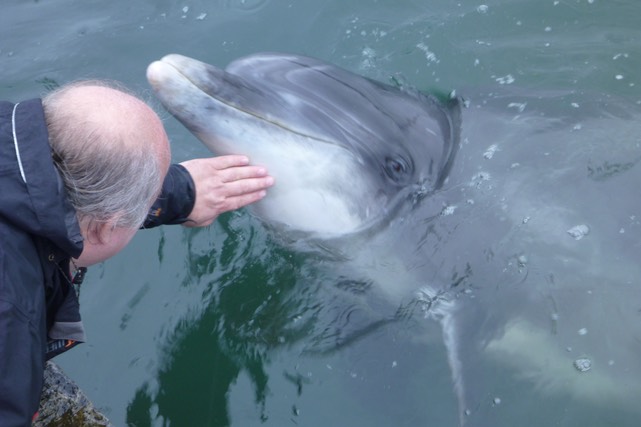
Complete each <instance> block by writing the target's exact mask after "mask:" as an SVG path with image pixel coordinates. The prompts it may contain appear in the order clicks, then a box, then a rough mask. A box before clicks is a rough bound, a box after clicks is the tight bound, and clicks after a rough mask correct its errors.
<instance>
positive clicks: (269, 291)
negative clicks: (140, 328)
mask: <svg viewBox="0 0 641 427" xmlns="http://www.w3.org/2000/svg"><path fill="white" fill-rule="evenodd" d="M223 222H226V221H225V220H223ZM193 237H194V235H192V236H191V237H190V239H191V238H193ZM190 243H191V242H190ZM255 243H256V242H254V244H253V245H252V246H257V245H256V244H255ZM241 245H246V243H243V242H242V241H235V240H234V237H233V233H230V237H229V238H227V240H226V241H225V244H224V247H223V249H222V250H221V251H220V254H219V255H217V254H214V253H207V252H206V251H205V252H204V253H202V254H198V255H194V253H192V254H191V255H190V256H191V258H190V261H189V262H190V267H191V271H190V272H189V273H188V274H190V277H188V278H187V280H190V281H194V282H195V281H199V280H201V279H204V281H205V282H207V281H208V280H211V281H210V282H209V283H207V284H206V289H205V291H204V292H203V295H205V296H208V300H206V301H204V304H203V305H205V306H206V307H205V308H203V310H202V311H201V312H198V313H197V314H195V315H193V316H190V315H188V316H186V318H184V319H183V320H182V321H181V322H180V323H179V324H178V326H177V327H176V328H175V330H174V332H173V333H172V335H171V337H170V338H169V340H168V342H166V343H164V344H163V348H164V353H165V354H164V356H163V357H164V362H163V363H161V364H162V368H161V369H160V370H159V372H158V373H157V376H156V380H157V385H156V386H154V387H152V386H150V385H149V384H144V385H142V386H141V387H140V388H139V389H138V390H137V392H136V395H135V396H134V398H133V400H132V401H131V403H130V404H129V406H128V408H127V424H128V425H130V426H151V425H155V424H158V422H159V421H158V420H159V419H160V420H163V421H162V422H161V423H162V424H163V425H169V424H171V425H201V426H204V425H207V426H228V425H230V424H231V422H232V420H230V416H229V411H228V408H227V397H228V393H229V391H230V387H231V386H232V385H233V384H234V383H235V382H236V380H237V378H238V376H239V374H240V373H241V372H244V373H245V374H246V375H247V376H248V377H249V378H250V380H251V383H252V386H253V388H254V392H255V396H254V401H255V403H256V407H257V408H260V412H261V414H260V417H261V420H263V421H265V420H266V415H265V398H266V394H267V392H268V380H269V378H268V375H267V373H266V370H265V368H264V366H265V365H266V364H267V363H268V361H269V355H270V352H271V351H272V350H273V349H275V348H277V347H280V346H282V345H285V344H287V345H290V344H292V343H294V342H296V341H298V340H299V339H300V338H302V337H304V336H306V334H307V331H308V330H309V329H310V324H311V321H312V316H310V315H309V314H307V313H311V312H313V307H308V306H306V302H305V301H304V300H305V299H306V298H308V297H309V295H310V292H308V291H309V290H310V289H311V287H309V286H306V289H307V291H301V292H295V293H292V292H290V291H291V290H292V289H293V288H294V287H295V286H296V285H297V282H298V280H299V279H298V277H300V274H301V273H300V271H301V263H302V261H303V260H302V259H300V258H299V257H298V258H297V256H296V255H292V254H291V253H288V252H285V251H283V250H282V249H279V248H276V247H275V248H269V250H265V251H263V253H262V254H259V255H258V256H257V258H258V259H256V260H255V261H252V262H250V263H246V262H242V263H241V262H238V263H237V265H236V266H234V265H233V258H236V257H238V255H239V254H244V253H243V251H244V250H246V249H247V247H246V246H243V247H241ZM258 246H259V245H258ZM244 255H246V254H244ZM217 256H218V259H217V260H216V259H215V257H217ZM250 259H251V257H250ZM216 264H217V265H216ZM226 264H229V265H226ZM212 265H215V269H222V270H227V271H226V272H223V274H222V276H220V275H219V276H220V278H218V279H213V280H212V279H210V277H213V275H212V274H211V270H212V269H214V267H212ZM303 270H304V268H303ZM194 273H196V274H194ZM186 387H188V388H189V389H188V390H186V389H185V388H186ZM152 388H153V390H152Z"/></svg>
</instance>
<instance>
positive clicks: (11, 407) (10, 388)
mask: <svg viewBox="0 0 641 427" xmlns="http://www.w3.org/2000/svg"><path fill="white" fill-rule="evenodd" d="M1 280H4V278H2V277H0V281H1ZM0 285H2V284H1V283H0ZM0 287H1V286H0ZM41 342H42V340H41V339H40V338H39V337H38V333H37V331H36V327H35V326H34V325H32V324H31V322H30V321H29V319H28V318H27V317H26V314H25V313H22V312H21V311H20V310H19V309H17V308H16V307H15V306H14V305H13V304H12V303H10V302H8V301H5V300H3V299H2V296H1V295H0V425H1V426H2V427H18V426H20V427H24V426H30V425H31V420H32V417H33V415H34V414H35V413H36V411H37V410H38V404H39V401H40V393H41V391H42V377H43V372H44V351H43V348H42V344H41Z"/></svg>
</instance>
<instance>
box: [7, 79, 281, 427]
mask: <svg viewBox="0 0 641 427" xmlns="http://www.w3.org/2000/svg"><path fill="white" fill-rule="evenodd" d="M272 183H273V179H272V178H271V177H270V176H268V175H267V172H266V171H265V169H264V168H261V167H257V166H249V165H248V159H247V158H245V157H243V156H223V157H218V158H211V159H196V160H191V161H187V162H184V163H182V164H179V165H170V150H169V142H168V139H167V135H166V133H165V130H164V128H163V126H162V123H161V121H160V119H159V118H158V116H157V115H156V114H155V113H154V112H153V110H152V109H151V108H149V107H148V106H147V105H146V104H145V103H143V102H142V101H140V100H139V99H138V98H136V97H134V96H132V95H131V94H128V93H126V91H124V90H123V89H117V88H115V87H113V86H110V85H108V84H106V83H103V82H83V83H77V84H72V85H69V86H65V87H63V88H61V89H59V90H57V91H55V92H53V93H51V94H49V95H47V96H46V97H44V99H42V100H40V99H33V100H29V101H25V102H21V103H18V104H12V103H9V102H0V426H2V427H5V426H25V425H30V423H31V421H32V417H33V416H34V413H35V412H36V410H37V408H38V402H39V397H40V393H41V388H42V376H43V369H44V362H45V360H46V359H49V358H51V357H53V356H55V355H57V354H60V353H62V352H63V351H66V350H68V349H70V348H72V347H73V346H75V345H76V344H77V343H79V342H82V341H84V330H83V328H82V323H81V321H80V315H79V310H78V300H77V297H76V294H75V290H74V285H75V284H77V283H78V282H79V281H81V280H82V277H81V276H82V273H84V270H85V269H86V267H87V266H90V265H92V264H95V263H98V262H101V261H104V260H106V259H107V258H109V257H111V256H113V255H114V254H116V253H118V252H119V251H120V250H121V249H122V248H124V247H125V246H126V245H127V243H129V241H130V240H131V238H132V237H133V235H134V234H135V233H136V231H137V230H138V229H139V228H140V227H141V226H142V227H143V228H147V227H152V226H157V225H161V224H170V223H173V224H175V223H184V224H185V225H187V226H205V225H209V224H211V223H212V222H213V221H214V220H215V218H216V217H217V216H218V215H219V214H220V213H222V212H225V211H229V210H233V209H237V208H240V207H242V206H245V205H247V204H249V203H252V202H255V201H257V200H259V199H261V198H262V197H263V196H264V195H265V190H266V189H267V188H268V187H269V186H270V185H272Z"/></svg>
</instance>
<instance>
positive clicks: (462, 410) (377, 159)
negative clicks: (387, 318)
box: [147, 53, 641, 426]
mask: <svg viewBox="0 0 641 427" xmlns="http://www.w3.org/2000/svg"><path fill="white" fill-rule="evenodd" d="M147 77H148V80H149V82H150V84H151V85H152V87H153V89H154V91H155V93H156V95H157V96H158V98H159V99H160V100H161V102H162V104H163V105H164V106H165V107H166V108H167V110H168V111H169V112H170V113H171V114H172V115H174V116H175V117H176V118H177V119H178V120H179V121H180V122H181V123H182V124H183V125H185V127H186V128H187V129H189V130H190V131H191V132H192V133H193V134H194V135H195V136H196V137H198V138H199V139H200V140H201V141H202V142H203V143H204V144H205V145H206V146H207V147H208V148H209V149H210V150H211V151H213V152H214V153H216V154H232V153H243V154H246V155H248V156H249V157H250V158H251V159H252V161H253V162H254V163H256V164H261V165H265V166H266V167H267V168H268V170H269V171H270V174H272V175H273V176H274V177H275V178H276V183H277V184H276V185H275V186H274V187H273V188H272V189H271V190H270V192H269V196H268V197H266V198H265V199H264V200H262V201H261V202H259V203H257V204H256V205H254V206H252V210H253V212H254V213H255V214H256V215H257V216H258V217H259V218H261V219H262V220H263V221H264V222H265V223H266V224H268V225H270V226H274V227H276V228H277V229H278V231H283V232H284V234H286V235H288V236H294V238H293V240H296V241H299V240H310V241H313V242H321V244H322V247H323V248H329V250H330V251H336V252H337V253H339V254H340V256H339V257H338V258H339V259H340V260H345V262H344V263H343V264H340V263H338V264H333V265H332V267H331V268H333V269H337V270H340V271H341V273H344V276H349V275H350V274H352V275H354V277H356V278H357V280H361V281H363V282H371V283H374V284H375V285H376V286H375V289H376V292H378V295H380V296H381V297H382V298H383V299H384V300H386V301H389V302H390V305H391V306H396V307H399V306H407V305H408V299H409V300H413V301H416V302H418V303H419V305H418V306H419V307H421V309H423V310H424V312H425V316H426V317H429V318H432V319H435V320H437V321H438V322H439V324H440V326H441V331H442V335H443V343H444V345H445V348H446V352H447V362H448V363H449V366H450V371H451V376H452V379H453V391H454V394H455V397H456V399H457V401H458V406H459V413H458V416H457V417H456V418H457V419H458V423H459V424H461V425H462V424H466V425H479V426H484V425H507V424H505V423H506V422H513V418H511V416H513V414H510V413H509V412H508V411H500V410H496V409H495V408H494V406H496V405H495V403H494V402H495V401H496V402H500V400H501V399H498V400H496V399H495V398H498V397H501V396H495V395H493V394H492V393H495V391H494V390H501V389H503V388H502V387H503V384H502V383H501V381H500V378H499V377H497V376H495V375H493V374H492V373H493V372H496V370H497V369H498V368H497V366H499V367H500V369H501V370H502V371H505V372H507V373H506V374H505V375H506V377H507V376H512V377H514V378H517V379H518V381H517V384H519V385H520V387H522V389H523V390H526V391H527V393H529V394H528V396H536V397H537V398H540V399H541V405H544V403H545V404H547V409H543V408H541V409H539V408H536V404H534V405H533V404H531V403H529V401H528V399H527V398H522V399H520V400H515V399H512V403H511V404H512V406H513V407H514V411H517V412H519V413H521V414H529V415H527V417H529V419H531V422H532V424H531V425H544V424H546V423H547V424H550V423H552V422H555V420H557V419H560V418H562V417H566V414H567V411H566V410H565V409H564V408H563V407H562V405H559V404H558V403H557V401H556V400H555V399H557V397H567V396H571V398H572V399H574V400H575V401H577V402H583V401H585V402H586V403H585V404H581V403H579V404H577V405H579V406H578V407H579V408H580V409H581V410H584V411H585V412H586V415H585V419H589V414H590V411H591V410H594V411H597V412H595V413H596V414H598V415H600V414H601V413H600V412H598V411H599V409H598V408H601V407H603V408H607V407H616V408H618V409H617V411H618V413H620V414H623V415H621V417H622V419H623V418H625V416H631V417H633V418H634V417H638V416H639V410H638V405H637V404H636V403H635V402H636V401H635V399H634V398H632V397H631V396H636V395H638V394H639V393H641V384H640V383H639V381H630V380H629V378H631V377H634V375H633V374H639V377H641V366H640V365H639V362H638V358H635V357H634V355H635V354H637V355H638V354H639V353H638V352H639V351H641V325H640V323H641V322H636V323H635V321H634V319H637V320H638V318H637V316H638V307H637V306H636V305H635V304H634V303H633V301H635V297H634V296H635V295H637V296H638V287H637V288H635V287H634V286H632V285H630V283H636V279H637V278H638V277H639V276H641V269H640V268H639V266H638V262H637V260H636V258H637V257H635V256H634V254H635V253H638V250H637V251H636V252H635V250H634V248H636V247H637V244H636V243H635V242H634V241H628V240H626V239H621V238H619V235H616V236H610V235H608V236H606V235H604V234H599V233H598V230H599V229H600V230H610V229H615V230H618V229H619V228H620V227H621V226H620V225H619V224H622V223H623V222H625V221H627V223H630V221H632V222H634V221H635V219H634V218H640V217H641V215H640V214H636V213H637V211H638V208H637V207H636V205H634V204H632V202H631V200H634V197H631V195H626V193H624V192H622V190H620V189H621V188H628V187H629V186H628V187H626V186H625V185H624V183H625V182H626V180H630V179H633V180H635V182H638V181H639V180H641V172H640V169H641V168H640V167H639V165H638V154H636V151H635V149H634V146H632V145H630V146H629V147H625V146H612V145H611V144H603V143H601V140H602V139H603V140H605V139H606V138H607V140H608V141H618V140H626V138H627V139H629V138H630V137H629V135H637V134H639V129H638V127H639V126H638V125H637V124H636V123H639V122H641V120H629V119H620V118H618V117H620V116H625V115H630V114H631V113H630V111H629V110H627V111H625V112H624V114H622V113H621V112H620V111H618V110H617V108H613V110H616V111H613V112H610V111H606V112H605V114H604V111H601V110H600V108H601V107H598V108H596V109H595V111H591V110H590V109H589V108H590V107H588V104H589V102H588V100H587V99H586V100H585V102H584V100H583V99H579V100H577V96H576V95H575V94H567V93H549V94H543V95H541V94H529V93H518V91H517V93H514V94H512V93H510V94H508V95H505V96H503V95H502V94H498V95H497V94H487V96H486V97H485V98H484V102H485V100H487V102H488V104H492V103H493V104H496V105H499V106H500V107H498V110H497V111H498V113H496V112H494V110H492V109H491V108H489V107H488V108H486V107H485V105H484V104H482V105H472V106H471V107H470V108H467V109H465V110H461V101H460V100H459V99H456V98H455V99H449V100H445V101H439V100H438V99H436V98H434V97H432V96H429V95H424V94H421V93H419V92H417V91H414V90H411V89H405V88H396V87H392V86H389V85H385V84H382V83H379V82H376V81H373V80H370V79H367V78H365V77H363V76H359V75H357V74H354V73H351V72H349V71H346V70H343V69H340V68H338V67H335V66H333V65H330V64H328V63H325V62H322V61H319V60H316V59H312V58H307V57H302V56H297V55H290V54H276V53H262V54H256V55H252V56H248V57H246V58H242V59H239V60H236V61H234V62H232V63H231V64H230V65H229V66H227V68H225V69H224V70H223V69H220V68H217V67H215V66H212V65H208V64H205V63H203V62H199V61H196V60H194V59H190V58H186V57H184V56H180V55H169V56H166V57H164V58H163V59H162V60H160V61H156V62H154V63H152V64H151V65H150V66H149V68H148V70H147ZM563 104H566V105H579V104H580V105H581V106H582V109H583V110H581V109H577V108H574V107H572V108H570V109H569V110H568V111H570V112H571V113H574V114H577V113H579V112H580V113H583V114H585V115H587V116H588V119H589V121H588V122H585V123H583V122H582V121H585V117H580V118H579V117H578V116H577V117H570V116H569V115H568V114H565V112H564V114H565V115H566V116H567V117H565V118H563V114H558V117H556V116H552V117H548V116H546V115H545V114H540V113H539V112H537V111H533V112H532V113H531V114H528V110H529V109H536V108H539V106H540V108H541V109H543V110H546V111H547V110H554V109H558V106H559V105H563ZM613 107H615V106H614V105H613ZM633 117H635V118H636V119H638V118H639V117H638V115H637V116H634V114H633ZM577 122H580V123H581V126H577V124H576V123H577ZM606 130H607V131H606ZM606 132H607V135H603V134H604V133H606ZM604 158H605V159H606V161H605V162H603V159H604ZM630 159H632V160H630ZM635 159H636V160H635ZM552 160H554V161H552ZM595 162H596V163H595ZM577 164H578V165H580V167H577ZM584 165H587V168H588V170H593V171H595V172H593V173H592V172H591V173H590V174H588V176H586V174H585V173H584V171H585V169H586V168H585V166H584ZM595 182H597V183H598V184H595ZM566 183H568V184H566ZM569 183H571V184H569ZM611 194H619V195H621V197H617V198H616V199H611V198H609V195H611ZM596 198H604V200H606V199H607V200H608V203H609V205H608V204H605V203H594V200H595V199H596ZM613 200H614V201H613ZM606 206H607V207H609V208H610V209H613V210H614V211H615V212H620V215H613V214H612V213H610V212H604V211H603V209H605V208H606ZM635 214H636V215H635ZM584 221H585V222H589V223H590V229H591V230H593V231H591V232H590V235H589V236H588V237H586V238H585V239H583V240H581V241H580V242H579V241H577V240H575V239H573V238H572V237H571V236H569V235H568V233H567V230H569V229H571V228H572V227H573V226H576V225H578V224H582V223H583V222H584ZM629 226H630V227H631V226H632V225H631V224H630V225H629ZM615 234H616V233H615ZM626 236H627V235H626ZM381 260H383V261H384V262H383V261H381ZM586 260H588V264H589V268H586V267H584V266H583V265H584V264H585V262H586ZM614 266H616V268H613V267H614ZM595 278H597V279H598V280H597V282H599V283H601V282H602V283H608V291H603V292H600V291H597V290H594V289H593V288H592V287H591V286H593V285H592V283H594V282H595ZM559 284H562V285H559ZM594 292H599V298H593V297H592V295H594ZM637 299H638V298H637ZM594 312H600V313H602V314H603V316H602V317H601V318H600V319H597V318H593V316H591V315H590V314H591V313H594ZM550 325H552V326H550ZM622 325H625V327H623V326H622ZM577 330H582V331H583V330H587V331H589V333H588V334H581V335H578V334H577V332H576V331H577ZM606 334H607V335H608V337H607V340H606V343H605V345H604V343H603V342H602V341H601V340H600V339H599V338H600V337H601V336H604V335H606ZM578 337H580V338H578ZM586 358H587V359H589V360H591V361H593V362H594V367H593V369H592V370H591V371H590V372H587V373H585V374H583V373H578V371H577V369H575V367H574V366H573V362H575V361H576V360H584V359H586ZM606 366H607V367H606ZM464 380H465V382H464ZM515 381H516V380H515ZM464 385H466V386H464ZM503 400H504V401H507V400H508V399H503ZM501 405H502V406H503V407H505V408H507V407H508V406H507V405H508V404H507V403H502V404H501ZM528 411H532V412H528ZM626 414H627V415H626ZM630 414H631V415H630ZM537 417H538V418H537ZM546 417H547V418H546ZM576 418H577V419H581V418H580V416H577V417H576ZM537 420H538V421H537ZM524 425H525V424H524ZM622 425H625V424H622Z"/></svg>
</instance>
